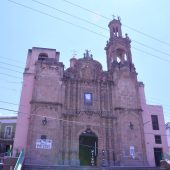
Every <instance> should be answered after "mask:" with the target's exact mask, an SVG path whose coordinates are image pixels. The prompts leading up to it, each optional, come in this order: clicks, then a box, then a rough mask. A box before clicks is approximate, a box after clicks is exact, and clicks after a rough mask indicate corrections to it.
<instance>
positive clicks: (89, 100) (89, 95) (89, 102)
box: [84, 92, 92, 105]
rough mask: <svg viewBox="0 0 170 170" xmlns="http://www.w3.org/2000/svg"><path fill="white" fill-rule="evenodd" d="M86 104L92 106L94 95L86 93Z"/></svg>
mask: <svg viewBox="0 0 170 170" xmlns="http://www.w3.org/2000/svg"><path fill="white" fill-rule="evenodd" d="M84 104H86V105H92V93H89V92H85V93H84Z"/></svg>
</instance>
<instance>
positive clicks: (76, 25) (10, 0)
mask: <svg viewBox="0 0 170 170" xmlns="http://www.w3.org/2000/svg"><path fill="white" fill-rule="evenodd" d="M8 1H9V2H12V3H14V4H17V5H19V6H22V7H24V8H27V9H30V10H32V11H35V12H38V13H41V14H43V15H46V16H49V17H51V18H53V19H56V20H60V21H62V22H65V23H67V24H70V25H73V26H75V27H78V28H81V29H84V30H86V31H88V32H91V33H94V34H96V35H99V36H101V37H104V38H107V36H105V35H103V34H100V33H97V32H95V31H93V30H90V29H88V28H86V27H83V26H80V25H78V24H74V23H72V22H69V21H67V20H64V19H61V18H59V17H56V16H53V15H50V14H47V13H45V12H42V11H40V10H37V9H34V8H32V7H29V6H26V5H23V4H20V3H17V2H15V1H12V0H8ZM136 42H137V41H136ZM138 43H139V42H138ZM140 44H141V45H142V44H143V43H140ZM145 47H147V48H150V47H149V46H146V45H145ZM132 48H134V49H136V50H138V51H141V52H143V53H145V54H149V55H151V56H154V57H155V58H158V59H160V60H162V61H166V62H170V61H169V60H167V59H163V58H161V57H158V56H155V55H153V54H151V53H148V52H145V51H143V50H140V49H137V48H135V47H132ZM151 48H152V47H151ZM152 49H154V48H152ZM155 50H156V49H155ZM156 51H159V52H161V51H160V50H156ZM164 54H165V53H164ZM166 55H167V53H166ZM168 55H169V54H168Z"/></svg>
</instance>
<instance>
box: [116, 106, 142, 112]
mask: <svg viewBox="0 0 170 170" xmlns="http://www.w3.org/2000/svg"><path fill="white" fill-rule="evenodd" d="M114 110H115V111H117V110H119V111H137V112H143V110H142V108H123V107H115V108H114Z"/></svg>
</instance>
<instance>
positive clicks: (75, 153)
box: [70, 119, 80, 165]
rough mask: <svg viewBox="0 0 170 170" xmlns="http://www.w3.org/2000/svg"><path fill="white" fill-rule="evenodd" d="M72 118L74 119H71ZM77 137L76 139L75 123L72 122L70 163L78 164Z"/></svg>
mask: <svg viewBox="0 0 170 170" xmlns="http://www.w3.org/2000/svg"><path fill="white" fill-rule="evenodd" d="M73 120H74V119H73ZM78 148H79V138H78V139H77V134H76V124H75V123H73V124H72V131H71V150H70V151H71V152H70V164H71V165H80V161H79V155H78V154H79V153H78Z"/></svg>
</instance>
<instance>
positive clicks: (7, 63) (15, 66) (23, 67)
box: [0, 61, 24, 69]
mask: <svg viewBox="0 0 170 170" xmlns="http://www.w3.org/2000/svg"><path fill="white" fill-rule="evenodd" d="M0 63H1V64H5V65H9V66H12V67H17V68H20V69H24V67H21V66H17V65H12V64H8V63H5V62H1V61H0Z"/></svg>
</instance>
